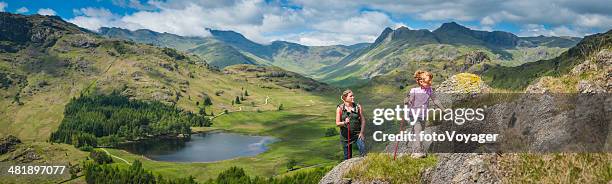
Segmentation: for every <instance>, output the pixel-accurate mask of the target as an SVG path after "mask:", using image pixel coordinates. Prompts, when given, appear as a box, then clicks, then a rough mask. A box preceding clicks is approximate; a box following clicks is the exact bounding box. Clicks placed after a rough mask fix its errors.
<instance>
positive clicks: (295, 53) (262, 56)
mask: <svg viewBox="0 0 612 184" xmlns="http://www.w3.org/2000/svg"><path fill="white" fill-rule="evenodd" d="M209 31H210V33H211V35H212V36H210V37H183V36H178V35H174V34H169V33H157V32H154V31H150V30H135V31H130V30H126V29H121V28H101V29H100V32H99V34H101V35H104V36H106V37H109V38H119V39H126V40H133V41H135V42H139V43H149V44H154V45H157V46H162V47H170V48H175V49H178V50H182V51H186V52H188V53H193V54H196V55H198V56H200V57H202V58H204V59H206V60H207V61H209V63H210V64H211V65H213V66H216V67H219V68H224V67H226V66H230V65H234V64H255V65H263V66H265V65H274V66H279V67H282V68H284V69H286V70H290V71H293V72H297V73H300V74H302V75H307V76H311V75H312V74H313V73H314V72H315V71H316V70H318V69H319V68H322V67H324V66H328V65H331V64H335V63H336V62H337V61H339V60H340V59H341V58H343V57H345V56H346V55H348V54H350V53H351V52H353V51H354V50H359V49H361V48H363V47H365V46H366V44H355V45H351V46H342V45H338V46H305V45H300V44H296V43H291V42H286V41H274V42H272V43H270V44H268V45H264V44H260V43H256V42H253V41H251V40H249V39H247V38H246V37H244V36H243V35H242V34H240V33H237V32H234V31H222V30H209Z"/></svg>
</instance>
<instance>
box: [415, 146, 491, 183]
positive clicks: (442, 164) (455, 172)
mask: <svg viewBox="0 0 612 184" xmlns="http://www.w3.org/2000/svg"><path fill="white" fill-rule="evenodd" d="M437 155H438V158H439V159H438V163H437V164H436V166H435V167H433V168H429V169H427V170H425V172H423V174H422V176H421V183H432V184H437V183H440V184H445V183H501V179H500V177H499V171H498V169H497V168H496V166H495V164H496V159H497V156H496V155H495V154H476V153H447V154H437Z"/></svg>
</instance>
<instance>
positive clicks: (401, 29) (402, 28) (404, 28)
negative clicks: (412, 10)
mask: <svg viewBox="0 0 612 184" xmlns="http://www.w3.org/2000/svg"><path fill="white" fill-rule="evenodd" d="M396 30H400V31H403V30H410V28H407V27H406V26H400V27H398V28H397V29H396Z"/></svg>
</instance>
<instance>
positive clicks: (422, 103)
mask: <svg viewBox="0 0 612 184" xmlns="http://www.w3.org/2000/svg"><path fill="white" fill-rule="evenodd" d="M414 79H415V80H416V83H417V84H418V85H419V86H418V87H415V88H412V89H410V92H409V93H408V94H407V95H406V98H405V99H404V104H406V105H408V107H409V108H411V109H412V110H416V109H421V111H420V112H421V114H420V115H419V118H417V120H416V123H415V124H414V125H413V126H412V130H411V132H412V133H420V132H421V131H423V130H424V129H425V119H426V117H425V111H427V108H428V106H429V100H430V99H431V100H432V101H433V102H434V104H435V105H436V106H438V108H441V109H444V108H442V105H440V103H439V102H438V101H437V100H436V98H435V95H434V94H433V90H432V88H431V83H432V80H433V75H432V74H431V73H430V72H428V71H422V70H417V71H416V72H414ZM407 121H408V122H411V121H410V120H407ZM418 137H420V135H417V139H416V141H414V142H412V143H413V145H412V146H411V147H412V148H413V149H412V154H411V156H412V157H413V158H423V157H426V156H427V154H426V150H425V149H424V148H423V143H422V142H421V140H420V139H419V138H418Z"/></svg>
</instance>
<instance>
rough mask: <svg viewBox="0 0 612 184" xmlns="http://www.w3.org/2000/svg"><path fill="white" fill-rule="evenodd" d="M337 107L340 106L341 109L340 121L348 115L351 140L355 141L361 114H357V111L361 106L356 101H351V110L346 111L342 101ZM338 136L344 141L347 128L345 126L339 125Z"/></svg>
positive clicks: (346, 135) (359, 129)
mask: <svg viewBox="0 0 612 184" xmlns="http://www.w3.org/2000/svg"><path fill="white" fill-rule="evenodd" d="M338 107H340V108H341V109H342V115H341V116H340V121H343V122H344V120H345V119H346V117H349V123H350V129H351V140H350V141H351V142H352V141H355V140H356V139H357V138H358V136H359V132H361V116H360V115H359V113H360V112H359V111H361V106H360V105H359V104H357V103H353V111H351V112H349V111H347V109H346V108H345V107H344V103H343V104H340V105H338ZM340 135H341V136H340V137H341V138H342V140H344V141H346V140H347V138H348V128H347V127H345V126H341V127H340Z"/></svg>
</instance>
